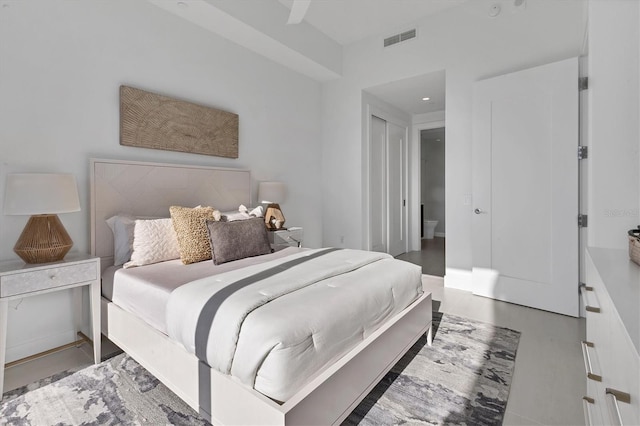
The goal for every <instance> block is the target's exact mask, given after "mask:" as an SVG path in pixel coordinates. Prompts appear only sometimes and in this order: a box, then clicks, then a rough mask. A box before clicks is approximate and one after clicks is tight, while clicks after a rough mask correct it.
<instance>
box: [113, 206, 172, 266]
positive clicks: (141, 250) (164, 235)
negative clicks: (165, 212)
mask: <svg viewBox="0 0 640 426" xmlns="http://www.w3.org/2000/svg"><path fill="white" fill-rule="evenodd" d="M179 257H180V247H179V245H178V237H177V235H176V231H175V229H174V228H173V222H172V221H171V218H166V219H152V220H143V219H138V220H136V224H135V227H134V229H133V252H132V253H131V260H130V261H129V262H127V263H125V264H124V265H123V267H125V268H131V267H133V266H143V265H148V264H150V263H158V262H164V261H165V260H173V259H178V258H179Z"/></svg>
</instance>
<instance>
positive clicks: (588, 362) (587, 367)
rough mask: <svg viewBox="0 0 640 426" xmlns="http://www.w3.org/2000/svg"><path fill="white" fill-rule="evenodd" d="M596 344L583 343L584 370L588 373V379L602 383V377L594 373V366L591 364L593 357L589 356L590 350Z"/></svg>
mask: <svg viewBox="0 0 640 426" xmlns="http://www.w3.org/2000/svg"><path fill="white" fill-rule="evenodd" d="M593 347H594V344H593V343H591V342H586V341H583V342H582V358H583V359H584V369H585V371H586V373H587V378H589V379H591V380H594V381H596V382H601V381H602V376H601V375H599V374H595V373H594V372H593V366H592V364H591V356H590V355H589V348H593Z"/></svg>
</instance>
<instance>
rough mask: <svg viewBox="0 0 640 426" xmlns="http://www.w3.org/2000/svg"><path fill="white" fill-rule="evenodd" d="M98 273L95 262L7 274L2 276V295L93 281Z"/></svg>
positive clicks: (0, 278)
mask: <svg viewBox="0 0 640 426" xmlns="http://www.w3.org/2000/svg"><path fill="white" fill-rule="evenodd" d="M97 274H98V268H96V263H95V262H89V263H82V264H77V265H69V266H59V267H55V268H54V267H52V268H48V269H40V270H36V271H27V272H19V273H16V274H7V275H3V276H2V277H0V297H8V296H14V295H17V294H23V293H30V292H32V291H38V290H44V289H47V288H54V287H61V286H65V285H69V284H75V283H80V282H85V281H92V280H95V279H97V277H98V276H97Z"/></svg>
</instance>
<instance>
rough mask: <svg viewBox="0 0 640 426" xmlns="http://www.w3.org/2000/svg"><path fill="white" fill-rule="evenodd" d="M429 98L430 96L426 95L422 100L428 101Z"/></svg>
mask: <svg viewBox="0 0 640 426" xmlns="http://www.w3.org/2000/svg"><path fill="white" fill-rule="evenodd" d="M429 99H431V98H427V97H424V98H422V100H423V101H428V100H429Z"/></svg>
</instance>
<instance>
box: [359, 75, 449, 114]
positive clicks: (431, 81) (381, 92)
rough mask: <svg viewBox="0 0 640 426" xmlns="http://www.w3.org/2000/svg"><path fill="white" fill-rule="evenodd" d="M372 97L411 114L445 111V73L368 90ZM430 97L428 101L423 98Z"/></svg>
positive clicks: (422, 76)
mask: <svg viewBox="0 0 640 426" xmlns="http://www.w3.org/2000/svg"><path fill="white" fill-rule="evenodd" d="M366 91H367V92H369V93H371V94H372V95H374V96H376V97H378V98H380V99H382V100H384V101H385V102H388V103H390V104H391V105H393V106H395V107H396V108H398V109H400V110H402V111H405V112H407V113H410V114H424V113H429V112H436V111H444V107H445V72H444V70H442V71H436V72H432V73H429V74H425V75H421V76H417V77H412V78H407V79H404V80H397V81H393V82H391V83H386V84H383V85H380V86H376V87H370V88H368V89H366ZM424 97H428V98H429V100H428V101H423V100H422V98H424Z"/></svg>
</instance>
